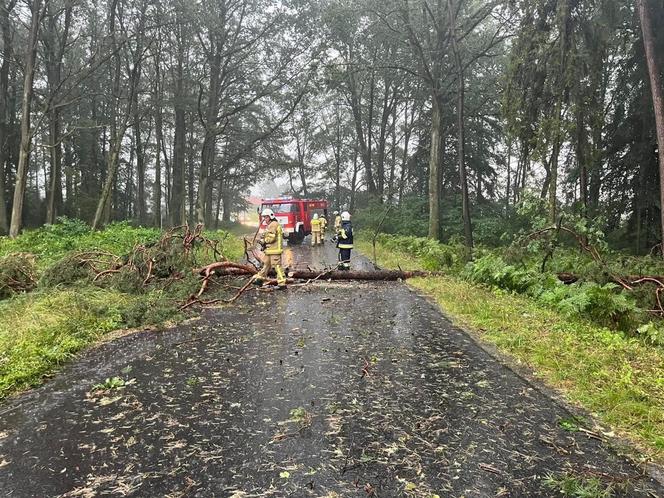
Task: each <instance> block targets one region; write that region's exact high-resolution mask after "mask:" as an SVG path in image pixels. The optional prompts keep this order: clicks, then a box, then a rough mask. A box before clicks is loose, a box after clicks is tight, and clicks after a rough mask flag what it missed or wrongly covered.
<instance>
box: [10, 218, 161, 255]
mask: <svg viewBox="0 0 664 498" xmlns="http://www.w3.org/2000/svg"><path fill="white" fill-rule="evenodd" d="M160 233H161V232H160V231H159V230H157V229H155V228H141V227H133V226H131V225H130V224H129V223H128V222H125V221H123V222H118V223H112V224H110V225H108V226H107V227H106V229H104V230H102V231H94V232H93V231H91V230H90V227H89V226H88V225H87V224H86V223H84V222H83V221H80V220H72V219H69V218H65V217H61V218H58V223H56V224H54V225H45V226H43V227H41V228H38V229H36V230H26V231H24V232H23V233H22V234H21V235H20V236H19V237H17V238H16V239H10V238H8V237H0V256H1V255H5V254H8V253H12V252H28V253H31V254H34V255H35V256H36V257H37V258H38V263H39V266H40V267H42V268H44V267H46V266H49V265H50V264H53V263H54V262H55V261H57V260H59V259H61V258H62V257H63V256H64V255H65V254H66V253H68V252H70V251H89V250H95V251H107V252H111V253H113V254H118V255H122V254H127V253H128V252H129V251H131V249H132V248H133V247H134V246H135V245H136V244H144V243H148V242H150V241H156V240H158V238H159V236H160Z"/></svg>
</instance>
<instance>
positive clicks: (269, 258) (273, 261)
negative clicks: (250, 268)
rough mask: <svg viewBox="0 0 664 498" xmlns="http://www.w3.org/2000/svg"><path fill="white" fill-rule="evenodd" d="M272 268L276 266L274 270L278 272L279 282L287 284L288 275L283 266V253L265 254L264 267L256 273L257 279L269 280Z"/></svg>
mask: <svg viewBox="0 0 664 498" xmlns="http://www.w3.org/2000/svg"><path fill="white" fill-rule="evenodd" d="M272 268H274V272H275V273H276V274H277V284H278V285H286V275H285V274H284V270H283V268H282V267H281V254H264V255H263V268H261V271H259V272H258V273H257V274H256V279H258V280H267V279H268V274H269V273H270V270H271V269H272Z"/></svg>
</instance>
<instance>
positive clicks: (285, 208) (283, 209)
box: [263, 204, 297, 214]
mask: <svg viewBox="0 0 664 498" xmlns="http://www.w3.org/2000/svg"><path fill="white" fill-rule="evenodd" d="M263 209H271V210H272V211H274V214H285V213H296V212H297V204H263Z"/></svg>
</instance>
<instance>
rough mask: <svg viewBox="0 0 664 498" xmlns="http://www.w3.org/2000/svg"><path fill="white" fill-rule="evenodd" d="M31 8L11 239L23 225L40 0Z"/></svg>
mask: <svg viewBox="0 0 664 498" xmlns="http://www.w3.org/2000/svg"><path fill="white" fill-rule="evenodd" d="M31 7H32V8H31V20H30V33H29V36H28V44H27V48H26V56H25V69H24V71H23V73H24V78H23V96H22V98H21V145H20V150H19V157H18V167H17V171H16V184H15V186H14V202H13V203H12V217H11V225H10V227H9V236H10V237H12V238H15V237H17V236H18V234H19V232H20V231H21V226H22V224H23V202H24V200H25V187H26V183H27V179H28V165H29V160H30V146H31V142H32V130H31V128H30V111H31V107H32V92H33V88H32V84H33V80H34V76H35V63H36V59H37V41H38V35H39V24H40V17H41V8H42V0H33V2H32V6H31Z"/></svg>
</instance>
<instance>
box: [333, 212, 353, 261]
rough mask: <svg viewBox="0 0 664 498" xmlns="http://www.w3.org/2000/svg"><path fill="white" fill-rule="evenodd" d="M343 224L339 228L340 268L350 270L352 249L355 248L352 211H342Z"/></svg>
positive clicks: (337, 236) (337, 237)
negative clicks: (351, 219)
mask: <svg viewBox="0 0 664 498" xmlns="http://www.w3.org/2000/svg"><path fill="white" fill-rule="evenodd" d="M340 218H341V226H340V227H339V229H338V230H337V235H336V239H337V247H338V248H339V269H340V270H350V251H351V249H353V225H352V224H351V222H350V213H349V212H348V211H344V212H343V213H341V216H340Z"/></svg>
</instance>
